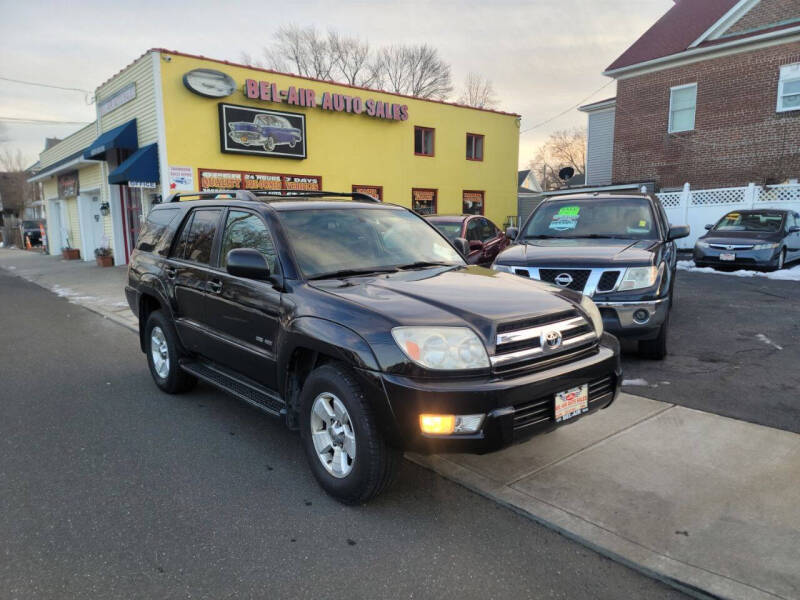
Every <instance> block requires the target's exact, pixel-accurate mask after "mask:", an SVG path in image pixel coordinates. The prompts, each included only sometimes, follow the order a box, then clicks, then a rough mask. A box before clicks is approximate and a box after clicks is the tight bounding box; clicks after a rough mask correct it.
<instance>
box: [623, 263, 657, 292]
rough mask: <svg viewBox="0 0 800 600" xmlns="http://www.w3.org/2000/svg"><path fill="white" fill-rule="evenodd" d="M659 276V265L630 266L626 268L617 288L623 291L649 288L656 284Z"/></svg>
mask: <svg viewBox="0 0 800 600" xmlns="http://www.w3.org/2000/svg"><path fill="white" fill-rule="evenodd" d="M657 277H658V268H657V267H628V268H627V269H625V275H623V277H622V281H621V282H620V284H619V287H618V288H617V290H618V291H620V292H623V291H625V290H638V289H639V288H648V287H650V286H652V285H653V284H655V282H656V278H657Z"/></svg>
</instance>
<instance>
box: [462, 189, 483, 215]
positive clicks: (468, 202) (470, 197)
mask: <svg viewBox="0 0 800 600" xmlns="http://www.w3.org/2000/svg"><path fill="white" fill-rule="evenodd" d="M483 194H484V193H483V192H478V191H475V190H464V191H463V193H462V194H461V212H462V213H464V214H465V215H482V214H483Z"/></svg>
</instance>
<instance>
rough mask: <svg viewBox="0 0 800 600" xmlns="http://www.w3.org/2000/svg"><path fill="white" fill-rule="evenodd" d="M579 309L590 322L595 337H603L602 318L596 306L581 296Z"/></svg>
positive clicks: (587, 298)
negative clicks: (587, 316)
mask: <svg viewBox="0 0 800 600" xmlns="http://www.w3.org/2000/svg"><path fill="white" fill-rule="evenodd" d="M581 308H582V309H583V310H584V312H585V313H586V314H587V315H589V318H590V319H591V320H592V325H593V326H594V331H595V333H596V334H597V337H600V336H601V335H603V316H602V315H601V314H600V309H598V308H597V305H596V304H595V303H594V302H592V300H591V299H590V298H589V297H588V296H583V297H581Z"/></svg>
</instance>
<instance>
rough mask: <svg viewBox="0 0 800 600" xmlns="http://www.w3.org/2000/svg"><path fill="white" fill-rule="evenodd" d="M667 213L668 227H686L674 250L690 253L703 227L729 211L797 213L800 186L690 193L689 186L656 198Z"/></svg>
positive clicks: (740, 188) (773, 186) (722, 189)
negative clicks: (767, 210) (791, 211)
mask: <svg viewBox="0 0 800 600" xmlns="http://www.w3.org/2000/svg"><path fill="white" fill-rule="evenodd" d="M656 195H657V196H658V197H659V199H660V200H661V204H662V205H663V206H664V209H665V210H666V211H667V217H669V221H670V223H671V224H672V225H689V226H690V227H691V228H692V232H691V234H690V235H689V237H687V238H684V239H682V240H678V241H677V244H678V248H686V249H691V248H694V243H695V242H696V241H697V238H699V237H700V236H701V235H703V234H704V233H705V232H706V230H705V226H706V224H707V223H716V222H717V221H718V220H719V219H721V218H722V216H723V215H725V214H726V213H728V212H730V211H732V210H737V209H739V210H745V209H750V208H783V209H788V210H794V211H797V212H800V184H798V183H790V184H786V185H768V186H766V187H761V186H757V185H756V184H754V183H751V184H750V185H748V186H745V187H734V188H718V189H715V190H692V189H691V187H690V186H689V184H688V183H687V184H685V185H684V186H683V190H681V191H680V192H663V193H661V194H656Z"/></svg>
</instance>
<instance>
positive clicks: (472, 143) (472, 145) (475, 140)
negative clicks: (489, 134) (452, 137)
mask: <svg viewBox="0 0 800 600" xmlns="http://www.w3.org/2000/svg"><path fill="white" fill-rule="evenodd" d="M467 160H478V161H480V160H483V136H482V135H479V134H477V133H468V134H467Z"/></svg>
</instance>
